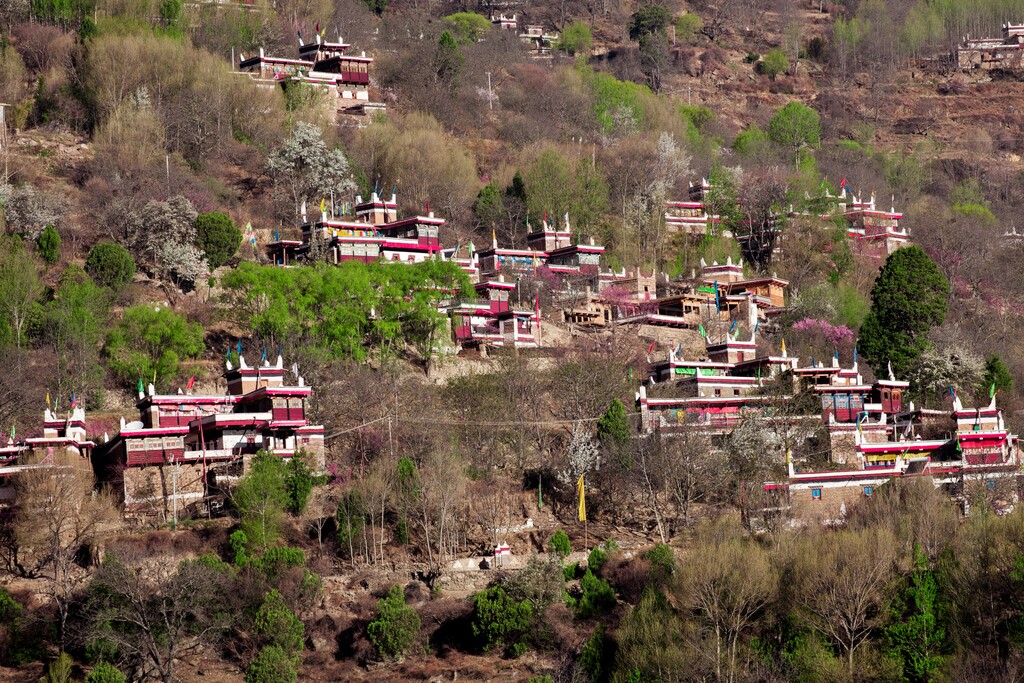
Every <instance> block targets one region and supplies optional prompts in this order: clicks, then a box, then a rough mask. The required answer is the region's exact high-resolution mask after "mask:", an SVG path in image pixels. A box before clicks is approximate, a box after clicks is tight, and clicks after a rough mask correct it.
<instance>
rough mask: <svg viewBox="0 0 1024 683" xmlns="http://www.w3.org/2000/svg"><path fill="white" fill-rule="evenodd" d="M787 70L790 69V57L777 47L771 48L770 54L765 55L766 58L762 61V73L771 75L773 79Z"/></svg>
mask: <svg viewBox="0 0 1024 683" xmlns="http://www.w3.org/2000/svg"><path fill="white" fill-rule="evenodd" d="M787 71H789V58H788V57H786V53H785V52H783V51H782V50H781V49H779V48H777V47H776V48H772V49H771V50H769V51H768V54H766V55H765V56H764V60H762V61H761V73H763V74H765V75H766V76H769V77H771V79H772V80H775V77H776V76H778V75H779V74H784V73H786V72H787Z"/></svg>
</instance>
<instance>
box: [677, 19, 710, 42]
mask: <svg viewBox="0 0 1024 683" xmlns="http://www.w3.org/2000/svg"><path fill="white" fill-rule="evenodd" d="M703 27H704V22H703V21H701V18H700V15H699V14H694V13H693V12H687V13H686V14H684V15H682V16H681V17H679V18H678V19H676V40H681V41H682V42H684V43H689V42H691V41H692V40H693V39H694V38H696V37H697V34H698V33H699V32H700V30H701V29H702V28H703Z"/></svg>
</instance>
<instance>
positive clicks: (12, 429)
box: [11, 425, 14, 441]
mask: <svg viewBox="0 0 1024 683" xmlns="http://www.w3.org/2000/svg"><path fill="white" fill-rule="evenodd" d="M11 441H14V425H11Z"/></svg>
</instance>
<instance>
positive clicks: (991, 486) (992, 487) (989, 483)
mask: <svg viewBox="0 0 1024 683" xmlns="http://www.w3.org/2000/svg"><path fill="white" fill-rule="evenodd" d="M985 486H987V487H988V490H989V491H994V490H995V488H996V483H995V482H994V481H987V482H985Z"/></svg>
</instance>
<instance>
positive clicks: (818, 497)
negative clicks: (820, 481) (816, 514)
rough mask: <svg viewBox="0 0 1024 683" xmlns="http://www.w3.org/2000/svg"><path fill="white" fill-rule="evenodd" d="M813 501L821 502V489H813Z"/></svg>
mask: <svg viewBox="0 0 1024 683" xmlns="http://www.w3.org/2000/svg"><path fill="white" fill-rule="evenodd" d="M811 500H821V489H811Z"/></svg>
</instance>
